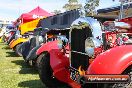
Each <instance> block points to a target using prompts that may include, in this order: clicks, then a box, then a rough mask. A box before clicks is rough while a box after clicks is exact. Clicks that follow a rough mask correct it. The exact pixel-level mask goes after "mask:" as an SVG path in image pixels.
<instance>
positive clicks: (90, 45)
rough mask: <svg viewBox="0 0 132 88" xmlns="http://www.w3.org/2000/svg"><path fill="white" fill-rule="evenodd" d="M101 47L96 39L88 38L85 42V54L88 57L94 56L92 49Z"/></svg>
mask: <svg viewBox="0 0 132 88" xmlns="http://www.w3.org/2000/svg"><path fill="white" fill-rule="evenodd" d="M100 46H101V42H100V41H99V40H98V39H95V38H92V37H89V38H87V39H86V40H85V52H86V53H87V54H88V56H89V57H93V56H94V53H95V52H94V49H95V48H98V47H100Z"/></svg>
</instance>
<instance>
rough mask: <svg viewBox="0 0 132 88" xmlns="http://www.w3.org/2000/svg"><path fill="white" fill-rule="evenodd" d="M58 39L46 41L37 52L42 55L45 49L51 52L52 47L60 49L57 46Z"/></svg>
mask: <svg viewBox="0 0 132 88" xmlns="http://www.w3.org/2000/svg"><path fill="white" fill-rule="evenodd" d="M57 43H58V42H57V40H56V41H51V42H47V43H44V44H43V45H42V46H41V47H40V48H39V49H38V50H37V52H36V55H40V54H41V53H43V52H44V51H47V52H49V51H50V50H51V49H59V48H58V46H57Z"/></svg>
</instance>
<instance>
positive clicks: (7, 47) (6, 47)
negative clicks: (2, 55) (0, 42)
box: [2, 46, 11, 50]
mask: <svg viewBox="0 0 132 88" xmlns="http://www.w3.org/2000/svg"><path fill="white" fill-rule="evenodd" d="M2 49H6V50H7V49H11V48H10V47H9V46H5V47H3V48H2Z"/></svg>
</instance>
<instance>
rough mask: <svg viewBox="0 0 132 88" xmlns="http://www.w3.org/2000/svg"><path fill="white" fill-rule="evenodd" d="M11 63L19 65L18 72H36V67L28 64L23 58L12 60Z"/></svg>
mask: <svg viewBox="0 0 132 88" xmlns="http://www.w3.org/2000/svg"><path fill="white" fill-rule="evenodd" d="M12 63H15V64H16V65H20V66H21V70H20V71H19V73H20V74H38V71H37V69H36V68H35V67H31V66H29V65H28V64H27V63H26V62H24V60H15V61H12Z"/></svg>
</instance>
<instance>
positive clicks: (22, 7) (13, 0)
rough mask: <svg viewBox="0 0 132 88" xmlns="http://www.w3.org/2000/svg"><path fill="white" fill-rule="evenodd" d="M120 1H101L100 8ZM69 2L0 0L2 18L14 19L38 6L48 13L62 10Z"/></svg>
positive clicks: (59, 0) (57, 0)
mask: <svg viewBox="0 0 132 88" xmlns="http://www.w3.org/2000/svg"><path fill="white" fill-rule="evenodd" d="M78 1H79V3H82V4H83V5H84V3H85V1H86V0H78ZM118 1H119V0H115V2H113V1H112V0H100V6H99V7H98V9H100V8H106V7H110V6H113V5H117V4H118V3H119V2H118ZM67 2H68V0H0V18H13V19H17V18H18V17H19V16H20V15H21V14H22V13H26V12H29V11H31V10H32V9H34V8H35V7H37V6H38V5H39V6H40V7H41V8H43V9H45V10H46V11H48V12H53V11H54V10H56V9H57V10H62V11H64V9H62V7H63V6H64V4H66V3H67Z"/></svg>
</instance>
